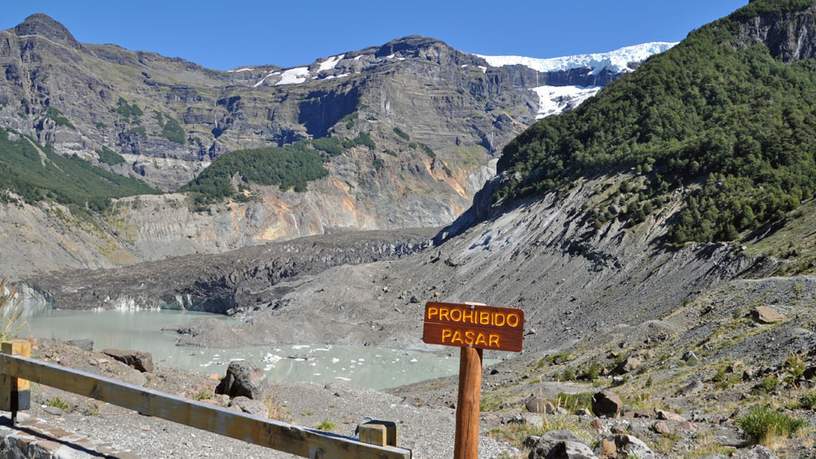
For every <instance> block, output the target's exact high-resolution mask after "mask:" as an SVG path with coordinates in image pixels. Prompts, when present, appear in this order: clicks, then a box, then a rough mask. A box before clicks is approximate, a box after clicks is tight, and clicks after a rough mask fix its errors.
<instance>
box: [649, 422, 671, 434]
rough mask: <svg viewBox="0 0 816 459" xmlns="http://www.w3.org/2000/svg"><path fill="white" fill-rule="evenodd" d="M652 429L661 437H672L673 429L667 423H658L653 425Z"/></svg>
mask: <svg viewBox="0 0 816 459" xmlns="http://www.w3.org/2000/svg"><path fill="white" fill-rule="evenodd" d="M652 429H653V430H654V431H655V432H657V433H659V434H660V435H671V433H672V429H671V426H669V423H668V422H666V421H657V422H655V423H654V424H653V425H652Z"/></svg>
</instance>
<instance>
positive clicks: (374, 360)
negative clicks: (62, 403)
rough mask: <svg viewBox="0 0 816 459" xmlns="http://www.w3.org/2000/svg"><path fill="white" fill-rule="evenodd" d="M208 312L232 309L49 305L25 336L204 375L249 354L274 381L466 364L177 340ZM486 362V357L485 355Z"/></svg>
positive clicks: (356, 380) (446, 357)
mask: <svg viewBox="0 0 816 459" xmlns="http://www.w3.org/2000/svg"><path fill="white" fill-rule="evenodd" d="M201 317H210V318H213V317H215V318H217V319H219V320H231V319H230V318H228V317H225V316H215V315H212V314H203V313H193V312H182V311H138V312H121V311H50V312H46V313H43V314H40V315H37V316H35V317H32V318H30V319H28V323H27V324H26V325H25V326H23V328H22V329H21V331H20V334H21V335H30V336H32V337H35V338H55V339H61V340H67V339H91V340H93V341H94V349H95V350H101V349H104V348H108V347H111V348H122V349H135V350H140V351H145V352H150V353H151V354H152V355H153V360H154V362H155V363H156V364H157V365H159V366H170V367H175V368H179V369H183V370H187V371H194V372H198V373H201V374H204V375H211V374H213V373H218V374H223V373H224V370H225V369H226V367H227V365H229V362H230V361H231V360H246V361H249V362H250V363H252V364H253V365H255V366H256V367H258V368H261V369H263V370H264V371H265V372H266V374H267V379H269V380H271V381H273V382H282V383H292V382H299V383H302V382H311V383H318V384H326V383H330V382H337V381H343V382H346V383H348V384H351V385H353V386H356V387H363V388H371V389H384V388H389V387H395V386H399V385H403V384H410V383H413V382H418V381H423V380H426V379H431V378H437V377H441V376H449V375H453V374H456V372H457V371H458V370H459V359H458V350H456V349H453V348H451V349H450V353H445V354H436V353H427V352H418V351H405V350H397V349H384V348H376V347H370V346H347V345H343V346H338V345H334V346H331V345H314V344H287V345H274V346H253V347H240V348H230V349H223V348H200V347H186V346H177V345H176V340H177V338H178V335H177V334H176V332H175V331H172V330H171V331H163V330H162V329H175V328H177V327H182V326H186V325H189V324H190V323H191V322H192V321H194V320H195V319H197V318H201ZM486 363H487V362H486Z"/></svg>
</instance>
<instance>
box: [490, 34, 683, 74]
mask: <svg viewBox="0 0 816 459" xmlns="http://www.w3.org/2000/svg"><path fill="white" fill-rule="evenodd" d="M676 44H677V43H670V42H652V43H643V44H640V45H634V46H627V47H625V48H620V49H616V50H614V51H610V52H608V53H593V54H578V55H575V56H563V57H553V58H549V59H539V58H535V57H524V56H483V55H481V54H476V55H477V56H479V57H481V58H482V59H484V60H486V61H487V63H488V64H490V66H492V67H503V66H505V65H523V66H525V67H529V68H531V69H533V70H537V71H539V72H558V71H566V70H572V69H581V68H590V69H592V72H591V73H592V74H597V73H599V72H601V71H603V70H604V69H606V70H609V71H610V72H612V73H620V72H626V71H628V70H629V64H630V63H634V62H642V61H645V60H646V59H648V58H649V57H650V56H652V55H654V54H659V53H662V52H664V51H666V50H668V49H670V48H671V47H673V46H674V45H676Z"/></svg>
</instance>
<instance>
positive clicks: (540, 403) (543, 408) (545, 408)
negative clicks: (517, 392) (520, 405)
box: [524, 396, 555, 414]
mask: <svg viewBox="0 0 816 459" xmlns="http://www.w3.org/2000/svg"><path fill="white" fill-rule="evenodd" d="M524 406H525V407H526V408H527V411H529V412H531V413H545V412H546V413H547V414H553V413H555V406H554V405H553V404H552V403H550V402H549V401H548V400H545V399H543V398H541V397H535V396H531V397H530V398H528V399H527V401H526V402H524Z"/></svg>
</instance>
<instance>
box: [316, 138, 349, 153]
mask: <svg viewBox="0 0 816 459" xmlns="http://www.w3.org/2000/svg"><path fill="white" fill-rule="evenodd" d="M312 146H313V147H314V148H315V149H317V150H320V151H322V152H324V153H326V154H328V155H329V156H338V155H340V154H342V153H343V142H341V141H340V139H337V138H335V137H324V138H322V139H314V140H312Z"/></svg>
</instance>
